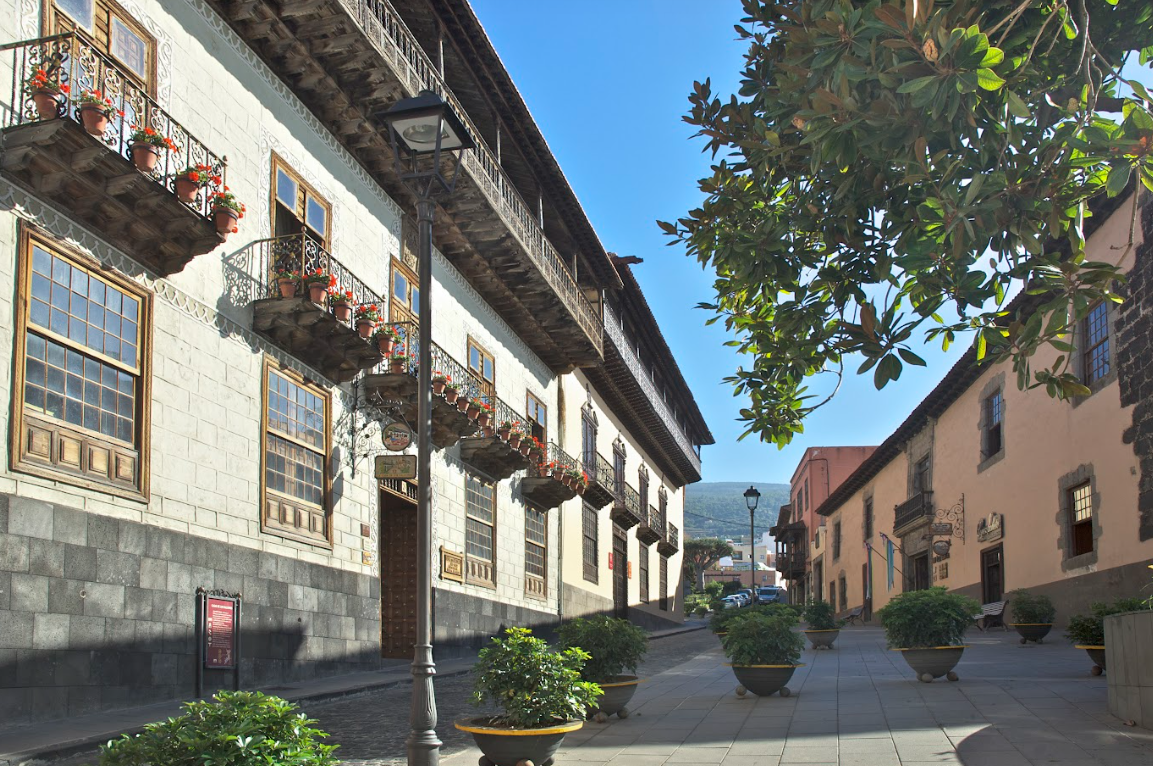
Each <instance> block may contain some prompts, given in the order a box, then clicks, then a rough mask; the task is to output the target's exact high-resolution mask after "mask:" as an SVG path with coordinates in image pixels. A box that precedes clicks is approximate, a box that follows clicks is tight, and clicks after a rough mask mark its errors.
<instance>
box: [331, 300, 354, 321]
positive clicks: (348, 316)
mask: <svg viewBox="0 0 1153 766" xmlns="http://www.w3.org/2000/svg"><path fill="white" fill-rule="evenodd" d="M332 313H333V315H334V316H335V317H336V319H337V321H340V322H351V321H352V304H351V303H335V304H333V306H332Z"/></svg>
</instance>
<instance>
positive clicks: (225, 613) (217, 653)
mask: <svg viewBox="0 0 1153 766" xmlns="http://www.w3.org/2000/svg"><path fill="white" fill-rule="evenodd" d="M204 634H205V635H204V667H206V668H232V667H236V601H235V600H234V599H230V598H215V597H212V596H209V597H208V599H207V602H206V604H205V617H204Z"/></svg>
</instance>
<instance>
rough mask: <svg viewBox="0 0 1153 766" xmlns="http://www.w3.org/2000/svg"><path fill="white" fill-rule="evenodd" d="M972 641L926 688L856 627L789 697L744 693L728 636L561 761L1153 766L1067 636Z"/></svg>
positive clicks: (800, 676) (973, 636)
mask: <svg viewBox="0 0 1153 766" xmlns="http://www.w3.org/2000/svg"><path fill="white" fill-rule="evenodd" d="M967 641H968V646H969V648H968V649H966V651H965V655H964V657H963V658H962V660H961V664H960V665H958V667H957V672H958V674H959V675H960V680H959V681H958V682H955V683H950V682H948V681H945V680H943V679H942V680H939V681H935V682H933V683H932V684H923V683H920V682H918V681H916V680H915V679H914V677H913V673H912V671H911V670H910V669H909V667H908V666H907V665H906V664H905V661H904V660H903V659H902V657H901V656H900V654H899V653H897V652H892V651H888V650H887V649H886V648H885V641H884V635H883V634H882V632H881V631H880V630H879V629H876V628H850V629H848V630H845V631H842V633H841V636H840V637H839V638H838V640H837V645H836V649H835V650H833V651H821V652H814V651H812V650H806V651H805V654H804V658H803V659H802V662H805V663H807V664H806V666H805V667H803V668H799V669H798V670H797V672H796V674H795V675H794V676H793V679H792V681H791V682H790V683H789V688H790V690H791V691H792V693H793V694H792V696H790V697H787V698H784V697H780V696H777V695H774V696H772V697H765V698H759V697H755V696H753V695H751V694H750V695H748V696H747V697H745V698H740V697H738V696H737V695H736V694H735V693H734V692H735V688H736V681H735V679H734V678H733V675H732V671H731V670H730V669H729V668H726V667H724V665H723V662H724V657H723V655H722V654H721V651H720V646H719V642H718V645H717V648H716V649H713V650H710V651H707V652H705V653H704V654H700V655H698V656H697V657H695V658H693V659H691V660H689V661H688V662H685V663H683V664H679V665H676V666H673V667H670V668H668V669H667V670H665V671H664V672H661V673H660V674H659V675H656V676H655V677H649V678H648V679H646V682H645V683H644V684H642V685H641V688H640V691H638V692H637V696H636V697H635V698H634V700H633V704H632V705H631V711H632V715H630V716H629V718H627V719H626V720H618V719H616V718H614V719H612V721H611V722H610V723H608V724H596V723H591V722H590V723H588V724H586V725H585V727H584V728H583V729H582V730H581V731H578V732H576V733H575V734H570V735H569V736H568V738H567V739H566V740H565V743H564V746H563V749H562V750H561V752H560V753H558V756H557V759H556V763H557V766H564V765H565V764H574V765H576V764H579V766H599V765H601V764H612V766H618V765H619V766H665V765H666V764H670V765H671V764H699V765H700V766H710V764H721V765H722V766H792V764H798V765H800V764H808V765H809V766H816V765H819V764H829V765H832V764H838V765H839V766H897V765H898V764H901V765H904V764H914V763H937V764H940V763H952V764H965V766H1029V765H1031V764H1032V765H1035V764H1052V765H1054V766H1139V765H1141V766H1153V731H1148V730H1145V729H1139V728H1135V727H1128V726H1125V725H1124V722H1122V721H1120V720H1118V719H1117V718H1114V717H1113V716H1112V715H1110V714H1109V711H1108V708H1107V705H1106V694H1107V689H1106V683H1105V678H1104V677H1093V676H1091V675H1090V673H1089V669H1090V666H1091V663H1090V662H1089V659H1088V657H1087V656H1086V655H1085V652H1084V651H1082V650H1079V649H1074V648H1073V647H1072V646H1070V645H1069V643H1068V642H1067V641H1066V640H1065V639H1064V638H1062V637H1060V636H1059V635H1057V634H1056V633H1054V634H1052V635H1051V636H1050V641H1049V642H1047V643H1045V644H1043V645H1039V646H1038V645H1034V644H1029V645H1028V646H1021V645H1020V644H1019V643H1018V638H1017V636H1016V634H1014V633H1012V632H1009V633H1003V632H1001V631H1000V630H995V631H992V632H990V633H979V632H978V631H977V630H976V629H973V630H971V631H970V635H969V636H968V637H967ZM478 756H479V752H477V751H475V750H473V749H469V750H466V751H464V752H460V753H457V754H454V755H452V756H450V757H448V758H445V759H444V760H443V761H442V762H443V763H444V764H445V766H461V765H463V764H469V766H471V764H475V763H476V762H477V758H478Z"/></svg>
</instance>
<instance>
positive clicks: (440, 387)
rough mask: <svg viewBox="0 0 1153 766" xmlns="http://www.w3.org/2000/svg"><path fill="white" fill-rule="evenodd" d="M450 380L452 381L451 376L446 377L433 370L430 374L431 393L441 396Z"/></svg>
mask: <svg viewBox="0 0 1153 766" xmlns="http://www.w3.org/2000/svg"><path fill="white" fill-rule="evenodd" d="M450 380H452V376H451V375H446V374H444V373H443V372H441V371H440V370H434V371H433V373H432V392H433V393H434V394H441V395H443V394H444V389H445V387H446V386H448V382H449V381H450Z"/></svg>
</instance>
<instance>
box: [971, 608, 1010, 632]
mask: <svg viewBox="0 0 1153 766" xmlns="http://www.w3.org/2000/svg"><path fill="white" fill-rule="evenodd" d="M1008 603H1009V602H1008V601H994V602H993V603H991V604H985V605H983V606H982V607H981V613H980V614H975V615H973V620H974V621H975V622H976V623H977V628H978V629H980V630H981V631H982V632H983V631H986V630H988V629H989V628H992V627H995V626H997V625H1000V626H1001V628H1002V629H1004V630H1008V629H1009V626H1007V625H1006V624H1005V605H1006V604H1008Z"/></svg>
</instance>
